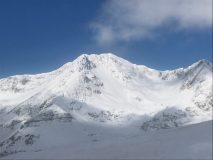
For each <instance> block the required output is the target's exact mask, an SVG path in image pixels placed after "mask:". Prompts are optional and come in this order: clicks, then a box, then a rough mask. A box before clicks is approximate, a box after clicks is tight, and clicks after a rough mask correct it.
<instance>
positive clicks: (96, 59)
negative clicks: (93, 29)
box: [0, 54, 213, 156]
mask: <svg viewBox="0 0 213 160" xmlns="http://www.w3.org/2000/svg"><path fill="white" fill-rule="evenodd" d="M212 105H213V100H212V64H210V63H209V62H207V61H205V60H201V61H199V62H197V63H194V64H193V65H191V66H189V67H188V68H185V69H183V68H181V69H177V70H173V71H158V70H154V69H150V68H148V67H146V66H142V65H135V64H131V63H130V62H128V61H126V60H124V59H122V58H119V57H117V56H115V55H113V54H101V55H82V56H80V57H78V58H77V59H76V60H75V61H73V62H70V63H67V64H65V65H64V66H62V67H61V68H59V69H58V70H55V71H53V72H50V73H44V74H38V75H20V76H12V77H9V78H4V79H1V80H0V131H1V132H0V148H1V152H0V153H1V155H3V156H4V155H7V154H12V153H15V152H17V151H25V148H26V147H27V148H28V146H29V145H30V146H31V145H32V146H34V143H35V142H36V141H39V140H40V139H42V126H43V124H44V125H45V124H47V123H50V122H54V123H53V124H55V123H58V122H60V125H62V126H63V125H65V126H67V125H68V126H69V125H72V124H73V123H74V122H75V123H80V124H86V125H89V124H94V125H101V126H105V127H107V126H114V128H116V127H118V126H120V125H126V126H134V127H135V128H140V130H141V131H142V130H143V131H150V130H156V129H164V128H171V127H178V126H183V125H187V124H193V123H198V122H202V121H207V120H211V119H212ZM61 122H63V123H61ZM56 126H57V125H56ZM56 126H55V125H53V126H52V127H56ZM65 126H64V128H66V127H65ZM83 126H84V125H83ZM73 129H75V128H73ZM82 130H83V129H82ZM133 130H134V129H133ZM67 132H68V133H67V134H69V133H70V131H69V130H68V131H67ZM79 132H81V131H79ZM50 134H53V133H52V132H50ZM79 134H80V133H79ZM119 134H120V133H119ZM78 140H79V139H78ZM38 143H39V142H38ZM70 143H71V142H70ZM41 144H42V143H41ZM42 145H43V144H42Z"/></svg>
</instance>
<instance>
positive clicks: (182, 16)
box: [91, 0, 212, 44]
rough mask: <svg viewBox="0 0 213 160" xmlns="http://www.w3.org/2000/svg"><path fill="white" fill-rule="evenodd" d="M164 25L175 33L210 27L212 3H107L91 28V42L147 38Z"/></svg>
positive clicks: (178, 0)
mask: <svg viewBox="0 0 213 160" xmlns="http://www.w3.org/2000/svg"><path fill="white" fill-rule="evenodd" d="M174 24H175V25H174ZM165 25H170V26H171V27H174V29H179V30H186V29H193V30H194V29H203V28H206V27H211V26H212V0H110V1H107V2H106V3H105V4H104V6H103V9H102V11H101V15H100V16H99V17H98V18H97V21H95V22H93V23H92V24H91V28H92V29H93V31H94V37H95V39H96V40H97V41H98V42H99V43H101V44H106V43H111V42H117V41H129V40H137V39H142V38H150V37H153V36H155V34H156V29H158V28H160V27H163V26H165Z"/></svg>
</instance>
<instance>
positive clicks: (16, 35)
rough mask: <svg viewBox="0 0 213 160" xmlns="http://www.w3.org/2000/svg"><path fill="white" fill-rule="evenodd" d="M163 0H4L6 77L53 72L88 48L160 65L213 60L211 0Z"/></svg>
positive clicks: (1, 58)
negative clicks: (183, 0)
mask: <svg viewBox="0 0 213 160" xmlns="http://www.w3.org/2000/svg"><path fill="white" fill-rule="evenodd" d="M160 1H161V5H159V4H156V1H154V0H145V1H142V0H134V1H128V0H122V1H121V0H117V1H115V0H112V1H110V0H107V1H104V0H30V1H29V0H19V1H17V0H1V1H0V77H7V76H11V75H16V74H35V73H41V72H47V71H51V70H54V69H57V68H58V67H60V66H61V65H63V64H64V63H66V62H69V61H72V60H74V59H75V58H76V57H78V56H79V55H80V54H82V53H88V54H90V53H102V52H112V53H114V54H117V55H118V56H121V57H123V58H125V59H127V60H129V61H131V62H133V63H136V64H144V65H146V66H149V67H152V68H155V69H159V70H165V69H174V68H178V67H185V66H188V65H190V64H192V63H193V62H195V61H198V60H199V59H207V60H209V61H212V17H211V15H212V14H211V12H212V8H211V7H209V6H212V5H210V4H209V3H211V0H203V1H199V0H194V1H193V0H185V2H187V3H185V2H184V3H179V2H180V1H179V2H178V0H174V1H172V2H171V1H169V0H160ZM173 2H174V3H173ZM201 3H202V4H201ZM187 7H190V12H187V11H188V8H187ZM153 11H154V12H153Z"/></svg>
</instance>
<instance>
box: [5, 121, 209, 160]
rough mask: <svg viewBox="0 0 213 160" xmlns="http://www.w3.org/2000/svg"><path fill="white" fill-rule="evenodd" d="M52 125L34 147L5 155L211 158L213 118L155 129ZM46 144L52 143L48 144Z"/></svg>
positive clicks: (51, 157) (57, 157)
mask: <svg viewBox="0 0 213 160" xmlns="http://www.w3.org/2000/svg"><path fill="white" fill-rule="evenodd" d="M55 125H56V124H55ZM56 126H57V125H56ZM56 126H55V127H56ZM49 127H50V128H46V129H45V128H42V130H43V131H42V134H46V135H45V136H46V137H45V139H40V140H39V142H37V143H36V144H35V146H36V147H35V146H34V150H28V151H27V152H20V153H17V154H14V155H10V156H8V157H4V158H5V159H7V158H8V159H13V158H17V159H31V158H33V159H40V158H41V159H45V158H47V159H66V158H67V159H84V158H85V159H212V121H208V122H203V123H200V124H194V125H189V126H185V127H180V128H175V129H169V130H161V131H156V132H140V131H139V130H135V131H134V132H133V131H132V130H131V131H129V130H128V129H127V128H123V127H118V128H114V129H113V128H107V129H106V128H103V129H102V128H101V127H94V126H93V127H91V126H81V125H79V124H73V125H72V126H71V125H70V126H67V127H66V128H64V126H61V125H59V124H58V126H57V127H56V128H54V127H52V125H50V126H49ZM81 127H82V128H81ZM83 128H84V130H81V129H83ZM49 129H50V130H49ZM108 129H110V130H108ZM47 133H48V134H47ZM52 133H53V134H52ZM43 136H44V135H43ZM45 142H48V144H46V143H45ZM39 145H40V146H39ZM47 145H49V146H51V147H49V148H45V147H46V146H47Z"/></svg>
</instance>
